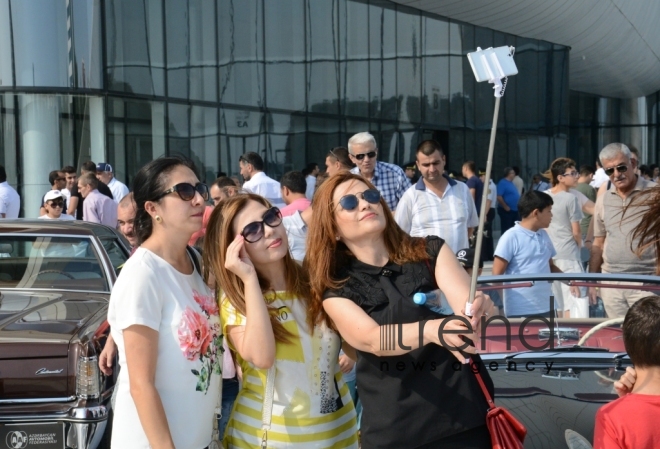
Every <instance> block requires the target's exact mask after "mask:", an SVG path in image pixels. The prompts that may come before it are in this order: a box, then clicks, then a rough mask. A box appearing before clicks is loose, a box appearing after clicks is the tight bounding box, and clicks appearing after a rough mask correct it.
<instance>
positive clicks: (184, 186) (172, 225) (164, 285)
mask: <svg viewBox="0 0 660 449" xmlns="http://www.w3.org/2000/svg"><path fill="white" fill-rule="evenodd" d="M133 188H134V197H135V203H136V206H137V213H136V217H135V228H136V233H137V235H138V239H139V241H140V243H141V246H140V247H139V248H138V249H137V251H135V253H134V254H133V256H132V257H131V258H130V259H129V260H128V261H127V262H126V264H125V265H124V267H123V269H122V272H121V274H120V275H119V279H117V283H116V284H115V286H114V288H113V290H112V295H111V297H110V306H109V309H108V321H109V322H110V326H111V332H112V336H113V338H114V340H115V342H116V344H117V348H118V354H119V366H120V367H121V370H120V372H119V379H118V383H117V386H116V387H115V388H117V389H118V391H117V400H116V404H115V409H114V421H113V432H112V443H111V444H112V448H115V449H133V448H135V449H137V448H140V449H142V448H144V449H146V448H152V447H153V448H165V449H173V448H177V449H203V448H206V447H207V446H208V445H209V443H210V442H211V435H212V430H213V420H214V410H215V407H216V405H217V404H218V402H219V400H220V394H221V391H220V389H221V378H222V373H221V366H222V365H221V364H222V352H221V348H222V328H221V326H220V319H219V314H218V306H217V303H216V302H215V298H214V294H213V292H212V291H211V290H210V289H209V288H208V287H207V286H206V284H204V281H203V279H202V277H201V275H200V270H199V260H198V255H197V253H195V252H194V251H192V250H187V242H188V239H190V236H191V235H192V234H193V232H195V231H198V230H199V229H200V228H201V226H202V214H203V212H204V202H205V201H206V200H207V199H208V188H207V187H206V186H205V185H204V184H201V183H200V182H199V180H198V179H197V176H196V175H195V173H194V171H193V170H192V164H191V163H189V162H188V161H186V160H184V159H181V158H173V157H167V158H160V159H156V160H154V161H152V162H150V163H149V164H147V165H146V166H145V167H143V168H142V169H141V170H140V171H139V172H138V174H137V175H136V177H135V180H134V182H133Z"/></svg>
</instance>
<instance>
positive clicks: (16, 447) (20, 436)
mask: <svg viewBox="0 0 660 449" xmlns="http://www.w3.org/2000/svg"><path fill="white" fill-rule="evenodd" d="M6 442H7V447H9V448H11V449H23V448H24V447H27V444H28V436H27V433H25V432H23V431H22V430H14V431H12V432H9V433H8V434H7V439H6Z"/></svg>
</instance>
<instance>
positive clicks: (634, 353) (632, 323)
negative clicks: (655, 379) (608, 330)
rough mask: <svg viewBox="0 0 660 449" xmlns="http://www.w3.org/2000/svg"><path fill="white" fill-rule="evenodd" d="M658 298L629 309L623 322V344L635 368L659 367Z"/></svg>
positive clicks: (659, 326)
mask: <svg viewBox="0 0 660 449" xmlns="http://www.w3.org/2000/svg"><path fill="white" fill-rule="evenodd" d="M658 342H660V296H647V297H646V298H642V299H640V300H639V301H637V302H636V303H635V304H633V305H632V307H630V309H629V310H628V313H626V318H625V319H624V321H623V344H624V345H625V346H626V351H627V352H628V355H629V356H630V360H632V362H633V364H634V365H635V367H640V368H645V367H651V366H660V344H659V343H658Z"/></svg>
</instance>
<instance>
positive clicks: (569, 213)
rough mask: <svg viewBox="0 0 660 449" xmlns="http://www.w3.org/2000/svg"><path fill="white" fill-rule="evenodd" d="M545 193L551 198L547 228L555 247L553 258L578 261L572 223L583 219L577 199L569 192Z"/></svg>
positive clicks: (550, 191)
mask: <svg viewBox="0 0 660 449" xmlns="http://www.w3.org/2000/svg"><path fill="white" fill-rule="evenodd" d="M545 193H547V194H548V195H550V196H551V197H552V201H553V205H552V221H551V222H550V226H549V227H548V231H547V232H548V235H549V236H550V240H552V244H553V246H554V247H555V251H556V252H557V254H556V255H555V258H557V259H564V260H574V261H579V260H580V248H579V247H578V244H577V242H576V241H575V238H574V237H573V228H572V224H573V223H579V222H580V220H582V218H583V217H584V215H583V214H582V208H581V207H580V204H579V203H578V199H577V198H576V197H575V195H573V194H572V193H570V192H558V193H552V190H546V191H545Z"/></svg>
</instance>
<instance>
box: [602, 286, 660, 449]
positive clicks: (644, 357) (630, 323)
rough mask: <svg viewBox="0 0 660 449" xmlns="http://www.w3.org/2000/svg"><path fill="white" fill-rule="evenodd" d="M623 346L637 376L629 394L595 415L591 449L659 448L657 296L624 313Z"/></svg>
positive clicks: (659, 322) (659, 313)
mask: <svg viewBox="0 0 660 449" xmlns="http://www.w3.org/2000/svg"><path fill="white" fill-rule="evenodd" d="M623 342H624V344H625V346H626V351H627V352H628V355H629V356H630V360H632V362H633V364H634V365H635V371H636V374H637V377H636V380H635V382H634V386H633V388H632V391H631V392H630V393H629V394H627V395H625V396H623V397H621V398H619V399H617V400H616V401H614V402H611V403H609V404H607V405H604V406H603V407H601V408H600V409H599V410H598V413H597V414H596V429H595V432H594V449H611V448H612V449H613V448H617V449H618V448H630V449H633V448H634V449H657V448H660V432H659V431H658V421H659V420H660V296H649V297H646V298H644V299H640V300H639V301H638V302H637V303H635V304H634V305H633V306H632V307H631V308H630V309H629V310H628V313H626V318H625V320H624V322H623Z"/></svg>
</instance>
